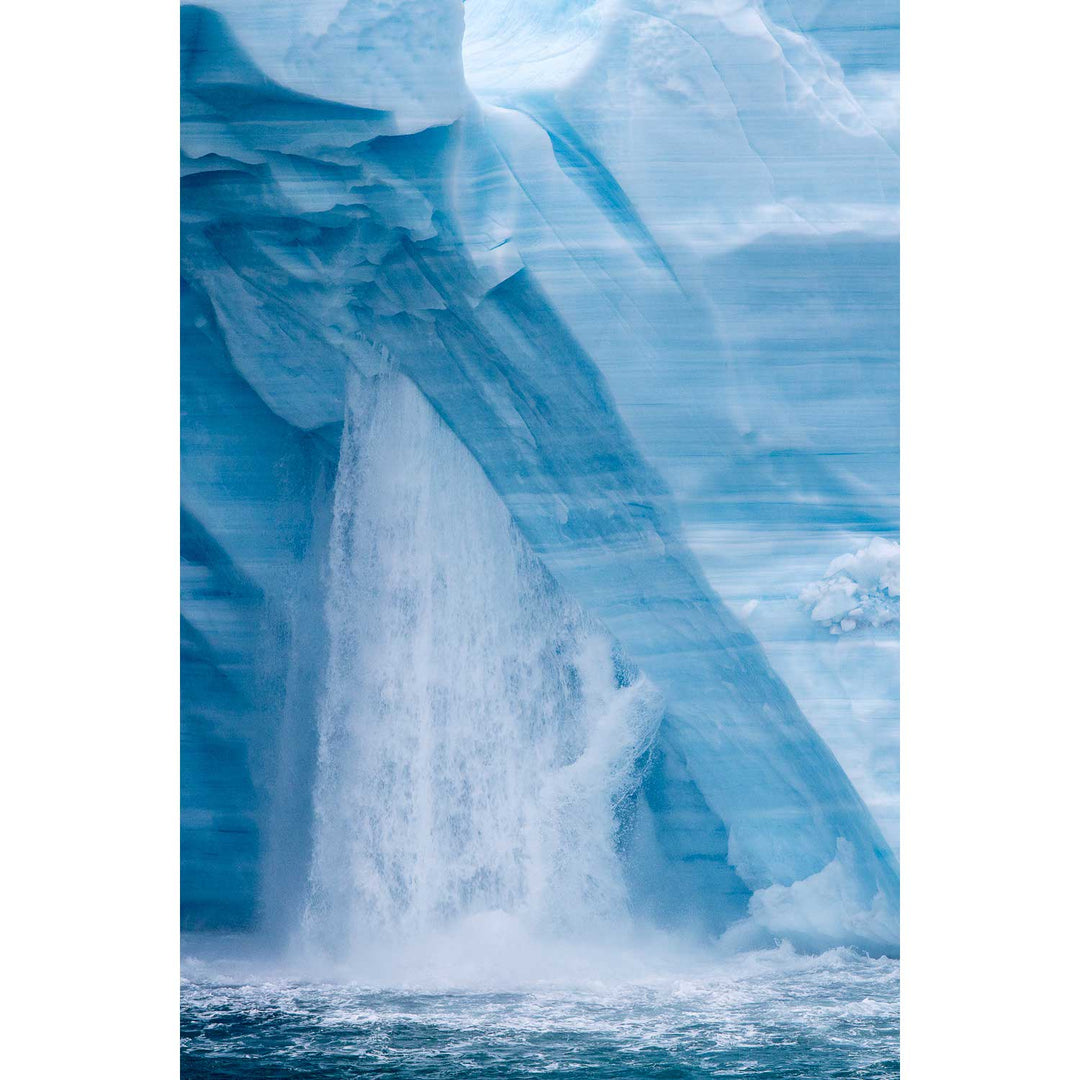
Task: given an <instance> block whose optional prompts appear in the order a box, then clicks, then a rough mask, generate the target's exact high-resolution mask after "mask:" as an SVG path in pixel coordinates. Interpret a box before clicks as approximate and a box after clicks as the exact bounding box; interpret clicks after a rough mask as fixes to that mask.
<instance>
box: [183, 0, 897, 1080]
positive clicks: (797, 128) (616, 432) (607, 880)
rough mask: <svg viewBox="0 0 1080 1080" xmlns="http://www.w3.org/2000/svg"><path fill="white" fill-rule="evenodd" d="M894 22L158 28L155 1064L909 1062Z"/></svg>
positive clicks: (259, 7) (491, 5)
mask: <svg viewBox="0 0 1080 1080" xmlns="http://www.w3.org/2000/svg"><path fill="white" fill-rule="evenodd" d="M894 7H895V5H894V4H893V3H892V0H828V2H819V0H791V2H788V0H716V2H715V3H712V2H698V0H597V2H590V0H551V2H548V0H466V2H465V3H464V4H463V3H461V0H332V2H326V3H324V2H322V0H313V2H307V0H258V2H255V0H207V3H205V4H200V5H185V6H183V7H182V12H181V39H182V40H181V53H182V59H181V113H182V116H181V120H182V123H181V176H182V179H181V218H182V222H181V224H182V242H181V278H182V281H181V334H182V338H181V397H182V408H181V439H182V458H181V460H182V475H181V616H182V617H181V712H182V717H181V748H182V784H181V864H182V865H181V925H182V931H183V938H182V947H183V960H182V975H183V983H182V995H181V1039H182V1063H183V1065H182V1068H183V1076H184V1077H185V1080H188V1078H190V1080H196V1078H206V1080H210V1078H221V1080H225V1078H231V1077H251V1078H252V1080H277V1078H281V1080H286V1078H299V1077H327V1078H339V1077H361V1076H363V1077H391V1076H393V1077H416V1078H420V1077H430V1078H435V1077H440V1078H455V1080H456V1078H459V1077H477V1078H491V1080H496V1078H504V1077H518V1076H526V1075H529V1076H531V1075H538V1074H546V1075H554V1076H564V1075H565V1076H570V1075H575V1076H576V1075H579V1074H581V1075H585V1076H590V1077H598V1078H599V1077H604V1078H610V1080H618V1078H628V1077H638V1076H640V1077H673V1078H674V1077H706V1076H723V1075H735V1074H737V1075H740V1076H758V1077H791V1078H798V1080H813V1078H816V1077H824V1076H849V1077H850V1076H858V1077H867V1078H871V1077H879V1076H880V1077H884V1076H895V1075H897V1073H898V1068H899V1066H898V1061H897V1057H898V1011H899V1003H898V977H899V976H898V960H897V956H898V952H899V890H900V886H899V864H898V860H897V857H896V848H895V844H896V837H897V812H896V807H897V801H896V790H895V788H896V774H897V768H898V766H897V759H896V750H895V745H896V738H895V715H896V701H895V697H894V694H893V690H892V689H891V687H892V684H893V682H895V678H894V671H893V669H894V668H895V656H896V651H895V646H896V645H897V644H898V642H897V624H898V621H899V599H898V595H899V594H898V588H899V583H898V575H897V574H896V573H894V572H893V571H894V569H895V568H897V567H898V565H899V544H898V539H899V530H898V515H897V483H898V480H897V468H896V458H897V450H896V444H897V437H896V411H897V410H896V384H897V377H896V374H897V365H896V334H897V331H896V317H895V316H896V311H895V307H896V304H895V301H896V286H897V281H896V261H897V260H896V199H897V152H896V147H897V144H898V126H897V125H898V120H897V117H896V114H895V88H896V78H895V76H896V67H897V63H898V57H897V51H896V50H897V46H896V36H895V22H896V15H895V11H894ZM875 538H876V539H875ZM860 552H861V553H869V555H874V553H879V554H880V553H881V552H885V553H886V554H887V555H888V565H889V567H890V568H891V569H890V571H889V573H890V577H889V584H888V589H889V592H888V596H887V597H886V598H885V599H886V600H887V604H885V601H884V600H883V601H882V605H884V606H881V605H879V606H881V611H883V612H885V615H887V616H888V617H887V618H885V617H884V615H882V617H880V618H876V619H874V620H869V624H866V625H864V623H867V620H865V619H864V620H862V621H860V620H859V619H855V618H848V617H847V616H848V615H849V614H850V608H851V607H852V604H854V601H852V604H848V605H847V606H844V604H841V605H840V608H843V610H842V611H841V610H840V608H837V613H838V615H839V617H838V619H832V622H833V623H835V624H836V626H835V627H834V629H837V633H835V634H833V635H830V626H829V625H826V623H827V622H828V620H825V615H826V614H828V613H827V612H824V609H822V608H821V604H820V599H819V602H818V605H817V607H815V608H814V609H813V610H811V611H810V612H809V613H807V612H806V611H803V610H802V608H800V603H801V601H799V599H798V598H799V596H800V595H802V594H803V593H804V592H805V594H806V595H808V596H809V595H811V594H813V595H815V596H819V598H820V596H823V595H825V592H829V595H830V596H834V597H841V598H843V599H846V600H851V595H849V594H850V592H851V590H854V589H855V585H856V583H855V582H854V580H851V579H849V577H842V578H841V579H837V580H833V577H835V575H834V574H833V567H834V566H836V567H841V568H842V566H849V564H850V565H851V566H854V565H855V564H856V563H857V562H858V560H859V557H860V556H859V554H858V553H860ZM868 557H869V556H867V557H865V558H863V560H862V561H863V562H864V563H865V562H867V559H868ZM875 557H876V556H875ZM845 558H846V560H847V561H846V562H845V561H844V559H845ZM838 559H839V560H840V561H837V560H838ZM871 561H872V560H871ZM879 561H880V560H879ZM860 565H862V564H860ZM875 565H876V564H875ZM826 572H827V577H828V580H826V581H823V582H821V583H820V584H819V586H818V587H817V592H814V590H813V589H810V590H809V591H806V590H807V587H808V586H809V585H810V583H811V582H813V581H815V580H817V579H819V578H820V577H821V574H822V573H826ZM867 573H869V571H867ZM863 576H864V577H865V576H866V575H865V574H864V575H863ZM871 576H872V575H871ZM878 576H880V575H878ZM860 582H861V584H860V587H863V586H865V589H866V590H869V592H867V594H866V595H867V596H868V597H869V596H870V594H871V593H872V592H873V590H874V589H875V588H877V586H878V585H879V584H880V582H878V581H877V579H876V578H875V579H874V580H870V579H869V578H868V579H867V581H866V582H862V581H861V579H860ZM849 586H850V588H849V589H848V592H844V590H845V588H848V587H849ZM882 588H884V586H882ZM830 590H831V591H830ZM720 594H722V595H723V599H722V597H721V595H720ZM841 594H842V595H841ZM874 595H876V593H875V594H874ZM882 595H883V596H884V594H882ZM725 599H728V600H732V601H734V602H736V603H737V608H732V607H729V606H728V604H726V603H725ZM867 603H869V600H868V601H867ZM885 607H887V611H885ZM830 610H831V609H830ZM877 610H878V609H875V611H877ZM736 612H737V613H736ZM878 614H879V615H880V614H881V612H880V611H879V612H878ZM830 618H831V616H830ZM823 620H825V621H823ZM871 624H872V625H871ZM839 630H843V633H842V634H841V633H840V632H839ZM841 638H842V639H843V640H842V641H840V640H839V639H841ZM833 642H836V643H837V645H838V646H839V647H837V648H833V647H832V643H833ZM860 657H861V658H863V659H860ZM866 657H870V658H871V661H869V662H868V661H866V660H865V658H866ZM839 675H842V676H843V678H842V679H841V678H839V677H838V676H839ZM837 687H840V688H841V689H836V688H837ZM844 687H854V688H855V689H853V690H851V691H850V693H849V692H848V691H847V690H845V689H843V688H844ZM856 697H857V698H858V701H856V700H855V698H856ZM868 802H869V803H870V809H868V806H867V803H868ZM883 830H884V831H883Z"/></svg>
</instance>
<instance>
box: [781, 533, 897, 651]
mask: <svg viewBox="0 0 1080 1080" xmlns="http://www.w3.org/2000/svg"><path fill="white" fill-rule="evenodd" d="M799 600H800V601H801V602H802V604H803V605H804V606H805V607H807V608H809V609H810V618H811V619H813V620H814V622H818V623H823V624H824V625H825V626H828V627H829V630H830V632H831V633H834V634H847V633H850V632H851V631H852V630H857V629H858V628H859V627H863V626H874V627H879V626H887V625H888V624H890V623H896V622H899V621H900V545H899V544H898V543H896V542H895V541H894V540H884V539H882V538H881V537H880V536H875V537H874V539H873V540H871V541H870V543H869V544H867V545H866V546H865V547H862V548H860V549H859V550H858V551H855V552H851V553H849V554H847V555H841V556H840V557H839V558H836V559H833V561H832V562H831V563H829V568H828V570H827V571H826V572H825V577H824V578H822V579H821V580H820V581H815V582H812V583H811V584H809V585H807V586H806V588H805V589H803V590H802V592H801V593H800V594H799Z"/></svg>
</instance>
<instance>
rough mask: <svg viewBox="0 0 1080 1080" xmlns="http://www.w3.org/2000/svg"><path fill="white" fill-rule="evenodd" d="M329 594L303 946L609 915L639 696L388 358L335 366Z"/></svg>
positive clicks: (633, 783)
mask: <svg viewBox="0 0 1080 1080" xmlns="http://www.w3.org/2000/svg"><path fill="white" fill-rule="evenodd" d="M327 595H328V601H327V613H326V614H327V623H328V632H329V664H328V672H327V678H326V686H325V693H324V700H323V703H322V708H321V712H320V715H319V717H318V726H319V750H318V764H317V778H316V784H315V793H314V810H315V826H314V829H315V832H314V849H313V858H312V868H311V875H310V894H309V899H308V903H307V908H306V911H305V915H304V920H303V922H304V936H305V939H306V941H307V943H308V946H309V947H314V948H315V949H317V950H318V951H320V952H322V953H323V954H328V955H330V956H333V957H336V958H341V957H358V956H362V955H364V953H365V952H366V951H368V950H369V949H370V948H371V947H372V946H373V943H375V942H386V941H387V940H395V939H396V940H413V941H415V940H416V939H417V938H418V937H422V936H425V935H431V934H436V935H437V934H439V933H440V932H442V931H444V930H447V929H448V928H450V927H452V926H454V925H455V924H458V923H460V922H462V921H463V920H467V919H469V918H475V917H483V916H485V915H490V914H491V913H503V914H505V916H507V917H512V918H514V919H515V920H518V921H519V922H520V924H522V925H524V926H526V927H528V928H529V929H530V932H532V931H535V932H538V933H555V934H559V935H573V934H574V933H575V931H578V930H583V929H585V928H586V927H593V928H594V929H595V927H596V926H597V925H598V924H600V923H604V924H609V925H610V924H611V923H612V921H617V920H618V919H619V918H620V917H622V916H624V915H625V911H626V898H625V889H624V885H623V879H622V870H621V866H620V860H619V856H618V851H617V848H618V839H619V829H620V822H621V821H622V820H623V819H624V816H625V815H626V814H628V812H629V806H630V805H631V804H632V802H633V795H634V792H635V790H636V787H637V785H638V783H639V781H640V765H641V760H642V756H643V754H644V753H645V751H646V750H647V749H648V747H649V746H650V744H651V741H652V739H653V737H654V734H655V731H656V727H657V725H658V723H659V719H660V715H661V712H662V704H661V701H660V698H659V695H658V693H657V692H656V691H655V689H654V688H653V687H652V685H651V684H650V683H649V682H648V681H647V680H646V679H645V678H644V677H642V676H641V675H639V674H638V673H637V672H636V671H635V670H634V669H633V668H632V667H631V666H630V665H629V664H628V663H627V662H625V660H624V659H623V658H622V657H621V656H620V654H619V651H618V648H617V646H616V643H615V642H614V641H613V640H612V639H611V638H610V636H609V635H608V634H607V633H606V632H604V631H603V630H602V629H601V628H600V627H598V626H596V625H595V624H593V623H592V622H591V621H590V620H589V619H588V617H587V616H586V615H585V614H584V613H583V612H582V611H581V609H580V608H579V607H578V606H577V605H576V604H574V603H573V602H571V601H570V600H569V599H568V598H567V597H566V596H565V595H563V594H562V592H561V590H560V589H559V588H558V586H557V585H556V583H555V582H554V581H553V579H552V578H551V576H550V575H549V574H548V573H547V572H546V570H545V569H544V568H543V567H542V566H541V564H540V563H539V561H538V560H537V558H536V557H535V555H534V554H533V553H532V552H531V550H530V549H529V548H528V546H527V545H526V544H525V543H524V541H523V540H522V538H521V536H520V534H519V533H518V531H517V529H516V527H515V526H514V524H513V522H512V520H511V518H510V515H509V513H508V511H507V510H506V507H505V506H504V505H503V503H502V502H501V500H500V499H499V497H498V496H497V495H496V493H495V491H494V490H493V489H492V487H491V485H490V483H489V481H488V479H487V477H486V476H485V475H484V473H483V471H482V470H481V468H480V467H479V465H478V464H477V463H476V461H475V460H474V459H473V457H472V456H471V455H470V454H469V453H468V451H467V450H466V449H465V447H464V446H463V445H462V444H461V443H460V442H459V440H458V439H457V437H456V436H455V435H454V434H453V432H451V431H450V429H449V428H448V427H447V426H446V424H445V423H444V422H443V421H442V420H441V419H440V418H439V417H438V415H437V414H436V413H435V411H434V410H433V409H432V408H431V406H430V404H429V403H428V402H427V400H426V399H425V398H424V397H423V396H422V395H421V394H420V392H419V391H418V390H417V389H416V387H415V386H414V385H413V383H412V382H410V381H409V380H408V379H406V378H404V377H403V376H400V375H397V374H386V375H380V376H378V377H376V378H374V379H362V378H360V377H355V378H354V379H353V381H352V384H351V386H350V392H349V402H348V409H347V415H346V420H345V426H344V431H343V435H342V443H341V454H340V462H339V466H338V474H337V480H336V486H335V492H334V511H333V525H332V532H331V538H330V554H329V566H328V582H327ZM500 917H501V916H500Z"/></svg>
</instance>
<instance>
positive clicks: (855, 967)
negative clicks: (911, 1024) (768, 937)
mask: <svg viewBox="0 0 1080 1080" xmlns="http://www.w3.org/2000/svg"><path fill="white" fill-rule="evenodd" d="M183 971H184V977H183V982H182V987H181V1028H180V1031H181V1062H182V1064H181V1076H182V1077H184V1078H185V1080H211V1078H225V1077H250V1078H258V1080H277V1078H282V1080H284V1078H296V1077H342V1078H344V1077H416V1078H436V1077H438V1078H444V1077H445V1078H451V1077H454V1078H456V1077H476V1078H508V1077H524V1076H541V1075H542V1076H575V1077H578V1076H581V1077H597V1078H599V1077H604V1078H611V1080H615V1078H624V1077H657V1078H660V1077H665V1078H671V1080H675V1078H683V1077H686V1078H690V1077H712V1076H739V1077H777V1078H779V1077H791V1078H800V1080H809V1078H814V1077H860V1078H867V1080H869V1078H873V1077H893V1076H898V1075H899V1012H900V1009H899V963H898V961H896V960H891V959H887V958H880V959H874V958H870V957H867V956H865V955H862V954H859V953H856V952H853V951H851V950H847V949H836V950H832V951H830V952H828V953H825V954H823V955H821V956H799V955H797V954H795V953H794V952H793V951H792V950H791V949H790V948H789V947H787V946H786V945H782V946H780V947H778V948H776V949H774V950H768V951H764V952H757V953H752V954H747V955H742V956H735V957H729V958H726V959H724V960H720V961H714V960H710V961H703V962H701V963H698V964H694V965H690V970H688V971H685V972H683V973H682V974H679V973H677V972H676V971H674V970H669V971H663V972H661V973H655V974H649V975H644V976H643V975H632V976H631V977H630V978H622V977H619V976H614V977H609V976H608V975H605V977H604V978H603V979H600V978H597V979H590V978H588V977H587V975H586V976H582V975H581V974H580V973H575V975H574V977H573V979H572V985H559V983H558V981H557V980H550V979H546V978H545V979H541V980H538V981H533V982H531V983H530V982H523V983H522V985H519V986H517V987H516V988H500V989H494V990H492V989H487V990H483V989H479V988H477V987H476V986H468V987H465V988H460V989H454V988H452V986H450V985H440V986H435V987H432V986H429V987H426V988H425V987H420V986H416V987H409V986H395V987H392V988H387V987H378V986H372V985H364V984H361V983H348V982H340V981H335V982H317V981H303V980H297V979H274V978H266V977H263V976H255V975H253V974H252V973H251V972H248V973H247V974H246V975H241V974H239V973H238V971H235V970H234V971H231V972H230V971H226V970H224V969H223V968H222V967H221V966H220V965H214V964H204V963H202V962H200V961H197V960H188V961H186V962H185V964H184V967H183ZM447 978H448V980H449V981H450V982H452V974H450V975H448V976H447ZM444 981H445V980H444Z"/></svg>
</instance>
